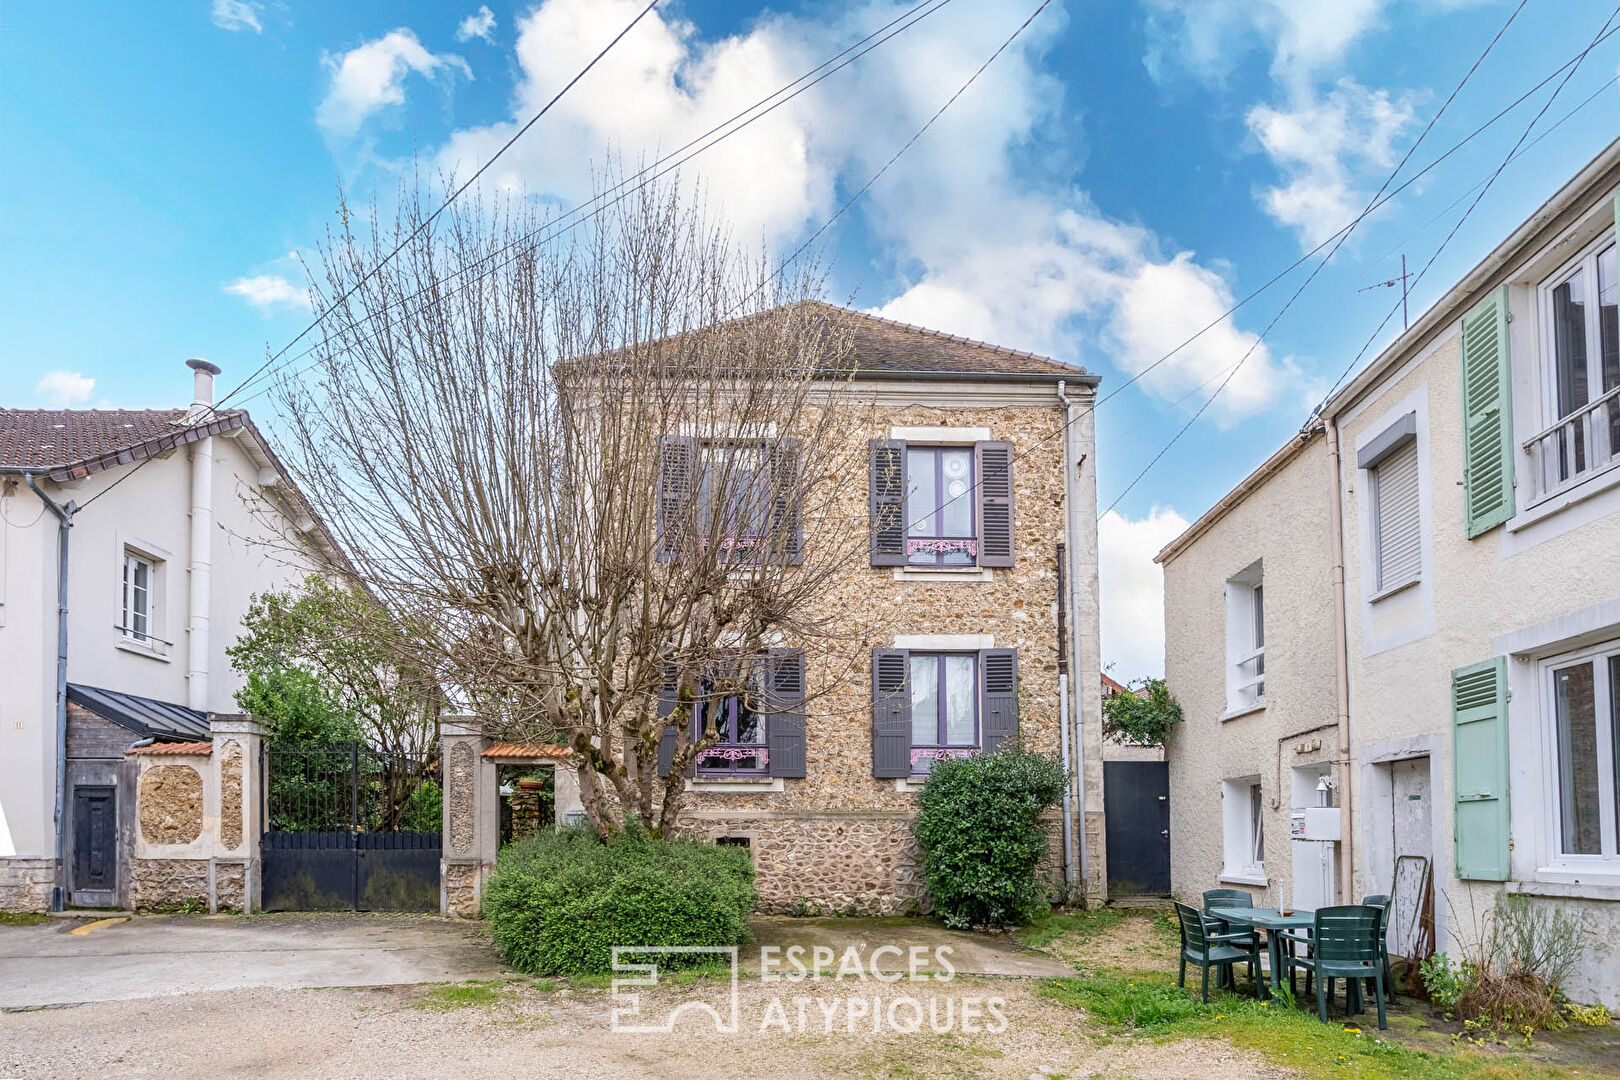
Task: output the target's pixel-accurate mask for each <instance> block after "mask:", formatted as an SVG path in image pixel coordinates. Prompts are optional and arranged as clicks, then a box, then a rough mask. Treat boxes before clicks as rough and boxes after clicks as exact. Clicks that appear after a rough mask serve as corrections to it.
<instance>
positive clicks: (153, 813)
mask: <svg viewBox="0 0 1620 1080" xmlns="http://www.w3.org/2000/svg"><path fill="white" fill-rule="evenodd" d="M238 776H239V777H240V772H238ZM138 799H139V807H140V809H139V820H140V824H141V838H142V839H143V840H145V841H146V842H147V843H148V844H189V843H191V842H192V841H193V840H195V839H197V837H199V836H201V835H202V827H203V780H202V774H201V773H199V772H198V771H197V770H196V769H194V768H192V767H191V766H190V765H157V766H154V767H152V768H150V769H148V770H147V771H146V772H144V773H142V774H141V782H140V790H139V796H138ZM237 805H238V808H240V806H241V800H240V799H238V800H237ZM238 813H240V809H238ZM237 828H238V830H240V828H241V823H240V822H238V824H237Z"/></svg>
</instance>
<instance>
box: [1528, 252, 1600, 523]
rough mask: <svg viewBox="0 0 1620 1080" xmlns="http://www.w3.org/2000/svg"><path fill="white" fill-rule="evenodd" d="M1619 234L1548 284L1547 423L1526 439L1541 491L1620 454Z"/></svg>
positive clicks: (1543, 296)
mask: <svg viewBox="0 0 1620 1080" xmlns="http://www.w3.org/2000/svg"><path fill="white" fill-rule="evenodd" d="M1617 269H1620V268H1617V267H1616V246H1615V241H1614V236H1613V235H1612V234H1610V235H1607V236H1605V237H1603V238H1602V239H1600V240H1599V241H1597V242H1596V243H1594V244H1593V245H1591V246H1590V247H1589V248H1587V250H1586V251H1585V252H1583V253H1582V254H1581V255H1580V256H1579V257H1578V258H1576V259H1575V260H1574V261H1573V262H1571V263H1568V264H1566V265H1565V266H1564V268H1563V269H1561V270H1560V271H1559V272H1558V273H1556V274H1554V275H1553V276H1552V277H1550V278H1548V279H1547V280H1546V281H1544V282H1543V283H1542V285H1541V288H1540V305H1541V323H1542V328H1543V329H1542V347H1541V352H1542V368H1543V382H1542V400H1543V401H1544V402H1545V408H1544V410H1543V417H1542V423H1543V424H1545V425H1547V427H1546V428H1545V429H1544V430H1543V431H1542V432H1541V433H1540V434H1538V435H1536V436H1534V437H1532V438H1531V439H1530V440H1529V442H1528V443H1527V445H1526V448H1527V449H1529V450H1530V451H1531V452H1532V454H1534V456H1535V460H1534V465H1535V467H1536V471H1537V476H1536V481H1537V484H1538V490H1537V493H1538V494H1546V493H1548V492H1551V491H1555V490H1557V489H1559V488H1562V487H1566V486H1569V485H1572V484H1574V483H1576V482H1578V481H1579V480H1581V479H1584V478H1585V477H1586V476H1589V475H1591V474H1593V473H1595V472H1598V471H1600V470H1603V469H1606V468H1608V467H1609V466H1611V465H1614V464H1616V463H1617V462H1620V281H1617Z"/></svg>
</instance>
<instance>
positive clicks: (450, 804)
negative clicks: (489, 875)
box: [444, 742, 478, 855]
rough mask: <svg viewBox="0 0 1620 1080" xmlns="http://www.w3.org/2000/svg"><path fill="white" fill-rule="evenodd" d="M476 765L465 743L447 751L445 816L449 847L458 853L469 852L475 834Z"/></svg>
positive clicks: (469, 748)
mask: <svg viewBox="0 0 1620 1080" xmlns="http://www.w3.org/2000/svg"><path fill="white" fill-rule="evenodd" d="M477 769H478V762H477V759H476V757H475V755H474V752H473V748H472V746H471V745H470V744H469V743H465V742H458V743H456V744H455V745H454V746H452V747H451V748H450V768H449V770H448V772H447V774H446V777H445V780H446V784H445V787H446V789H447V790H446V792H445V800H444V803H445V816H446V817H447V818H448V819H449V821H450V828H449V834H450V835H449V836H448V838H447V839H449V841H450V847H451V848H452V849H453V850H454V851H456V852H457V853H458V854H462V855H466V854H470V853H471V852H472V848H473V838H474V835H475V833H476V831H477V813H478V807H477V797H476V796H477V775H476V774H477Z"/></svg>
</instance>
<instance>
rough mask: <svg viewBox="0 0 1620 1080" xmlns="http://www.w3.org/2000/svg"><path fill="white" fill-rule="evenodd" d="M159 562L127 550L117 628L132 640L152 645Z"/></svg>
mask: <svg viewBox="0 0 1620 1080" xmlns="http://www.w3.org/2000/svg"><path fill="white" fill-rule="evenodd" d="M156 591H157V564H156V563H154V562H153V561H152V560H151V559H148V558H146V557H145V556H143V555H138V554H136V553H135V552H133V551H127V550H126V551H125V552H124V596H123V605H122V608H121V612H120V621H119V624H118V629H119V630H121V631H123V633H124V636H125V637H126V638H129V639H130V640H131V641H137V642H140V643H141V644H142V645H150V644H153V641H154V639H153V636H152V634H153V629H154V627H153V622H154V618H155V609H154V604H153V595H154V593H155V592H156Z"/></svg>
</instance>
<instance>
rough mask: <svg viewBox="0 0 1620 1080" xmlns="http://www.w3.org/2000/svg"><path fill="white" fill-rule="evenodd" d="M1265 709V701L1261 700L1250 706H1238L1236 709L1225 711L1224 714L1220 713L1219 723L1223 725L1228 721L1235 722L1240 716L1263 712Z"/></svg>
mask: <svg viewBox="0 0 1620 1080" xmlns="http://www.w3.org/2000/svg"><path fill="white" fill-rule="evenodd" d="M1265 707H1266V699H1265V698H1261V699H1260V700H1259V701H1256V702H1254V703H1253V704H1251V705H1239V706H1237V707H1236V708H1232V709H1227V710H1226V711H1225V712H1223V713H1221V723H1223V724H1224V723H1226V722H1227V721H1228V720H1236V719H1237V718H1238V717H1240V716H1248V715H1249V714H1250V713H1257V712H1263V711H1265Z"/></svg>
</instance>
